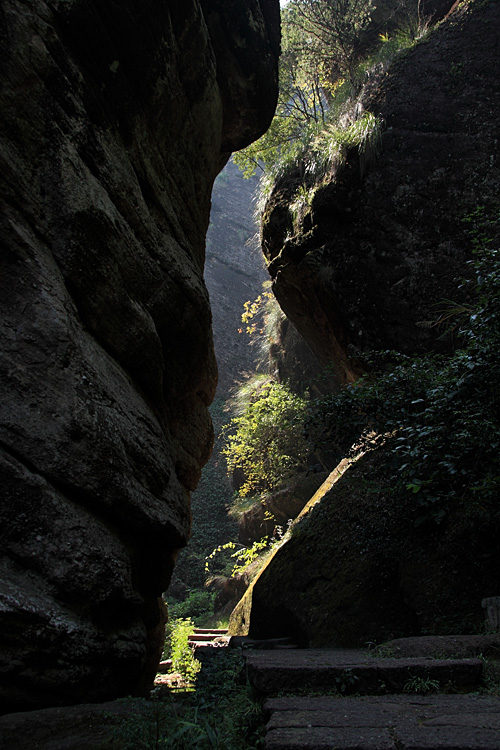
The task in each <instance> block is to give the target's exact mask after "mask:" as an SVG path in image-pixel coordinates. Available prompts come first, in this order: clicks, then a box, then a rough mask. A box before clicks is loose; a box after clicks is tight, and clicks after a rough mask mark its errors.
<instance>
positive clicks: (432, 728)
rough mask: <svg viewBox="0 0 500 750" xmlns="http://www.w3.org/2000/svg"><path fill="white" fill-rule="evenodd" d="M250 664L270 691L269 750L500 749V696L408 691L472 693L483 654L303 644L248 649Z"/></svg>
mask: <svg viewBox="0 0 500 750" xmlns="http://www.w3.org/2000/svg"><path fill="white" fill-rule="evenodd" d="M246 661H247V674H248V678H249V680H250V682H251V684H252V685H253V687H254V688H255V689H256V690H257V691H258V692H259V693H260V694H262V695H264V696H270V697H268V698H267V701H266V702H265V711H266V714H267V718H268V723H267V727H266V736H265V743H264V747H265V749H266V750H500V698H498V697H494V696H487V695H478V694H432V695H431V694H430V695H426V696H422V695H416V694H415V692H413V693H411V692H408V693H406V692H405V693H403V691H412V690H413V691H416V690H418V689H420V690H422V689H424V688H425V687H427V689H428V690H430V691H436V690H441V691H443V690H444V691H449V690H455V691H473V690H475V689H477V687H478V685H479V683H480V680H481V669H482V662H481V660H480V659H478V658H473V657H472V658H463V659H453V658H447V659H436V658H433V657H429V656H427V657H416V656H415V657H412V658H387V657H386V658H377V657H374V656H373V654H372V653H370V652H367V651H355V650H352V651H351V650H337V649H298V650H295V651H274V650H273V651H255V652H249V653H248V654H247V657H246ZM294 691H295V692H296V693H297V692H302V693H304V692H309V693H311V692H312V693H314V691H317V692H323V693H328V692H330V693H331V694H330V695H321V696H316V697H311V696H305V695H293V692H294ZM283 693H291V694H290V695H283ZM349 693H355V694H356V695H355V696H351V697H350V696H349V695H348V694H349ZM280 694H281V695H282V697H271V696H276V695H280ZM344 696H345V697H344Z"/></svg>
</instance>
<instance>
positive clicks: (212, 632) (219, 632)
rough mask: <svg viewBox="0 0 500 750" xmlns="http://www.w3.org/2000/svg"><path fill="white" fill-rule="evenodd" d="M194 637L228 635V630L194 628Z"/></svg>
mask: <svg viewBox="0 0 500 750" xmlns="http://www.w3.org/2000/svg"><path fill="white" fill-rule="evenodd" d="M193 635H214V636H215V635H227V628H193Z"/></svg>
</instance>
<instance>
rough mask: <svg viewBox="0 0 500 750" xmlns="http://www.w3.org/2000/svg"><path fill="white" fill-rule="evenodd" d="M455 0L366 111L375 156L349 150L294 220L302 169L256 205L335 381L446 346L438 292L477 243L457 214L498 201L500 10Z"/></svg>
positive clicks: (290, 307)
mask: <svg viewBox="0 0 500 750" xmlns="http://www.w3.org/2000/svg"><path fill="white" fill-rule="evenodd" d="M478 5H479V4H478V3H472V4H470V9H469V10H467V6H466V5H462V6H461V7H460V8H458V9H457V11H456V12H453V13H452V14H451V15H450V17H449V18H448V20H446V21H443V22H442V24H441V25H440V26H439V27H438V28H437V29H435V30H434V31H433V32H432V33H431V34H430V35H429V37H428V38H427V39H425V40H424V41H423V42H421V43H420V44H418V45H417V46H416V47H414V48H413V49H411V50H409V51H408V52H407V53H406V54H405V55H404V57H403V59H401V60H399V61H398V62H397V63H396V64H394V65H393V66H392V67H391V68H390V69H389V71H388V72H387V74H385V75H384V76H383V78H382V80H381V81H380V82H379V85H378V86H377V87H375V88H374V86H373V85H372V84H370V82H368V84H367V86H366V87H365V92H366V93H365V96H364V99H363V102H362V104H360V108H362V107H364V108H365V109H366V110H367V111H369V112H372V113H373V114H374V115H376V116H377V117H378V118H379V122H380V124H381V133H380V141H379V149H378V153H375V149H372V153H371V157H372V158H371V159H369V160H368V162H367V158H366V154H365V155H361V157H360V154H359V153H358V150H357V148H353V149H352V150H351V151H350V152H349V153H348V154H347V159H346V161H345V163H344V164H343V165H342V166H340V167H339V168H338V169H337V170H336V171H335V173H334V174H333V175H332V179H331V180H329V181H326V182H325V183H323V184H321V185H320V186H318V189H317V190H316V192H315V193H314V197H313V198H312V201H311V206H310V208H309V209H308V210H307V211H306V212H305V213H304V215H303V217H302V221H301V223H300V225H299V226H298V227H297V226H293V222H292V216H291V212H290V210H289V206H290V203H293V200H294V198H295V196H296V194H297V190H298V188H299V186H300V184H301V180H302V178H301V177H300V176H299V174H297V175H295V176H293V175H292V176H291V177H289V178H288V179H284V180H283V181H282V182H281V183H279V184H278V185H277V186H276V188H275V191H274V194H273V195H272V196H271V199H270V201H269V202H268V205H267V208H266V212H265V214H264V226H263V247H264V252H265V254H266V256H267V259H268V260H269V261H270V265H269V270H270V273H271V275H272V278H273V288H274V291H275V294H276V296H277V298H278V300H279V302H280V304H281V306H282V307H283V309H284V311H285V312H286V314H287V316H288V317H289V318H290V319H291V320H292V322H293V323H294V324H295V325H296V326H297V328H298V329H299V331H300V332H301V333H302V335H303V336H304V337H305V339H306V340H307V341H308V343H309V344H310V346H311V347H312V348H313V350H314V352H315V353H316V355H317V356H318V357H319V358H320V359H321V360H322V361H323V362H330V363H333V364H334V365H335V367H336V372H337V381H338V383H340V384H343V383H345V382H349V381H352V380H354V379H356V377H357V376H358V375H359V373H360V372H362V370H363V354H364V353H365V352H366V351H369V350H373V349H378V350H384V349H395V350H398V351H402V352H406V353H412V352H413V353H414V352H419V351H420V352H423V351H428V350H429V349H433V348H435V349H442V348H443V347H446V346H448V347H449V345H450V341H449V340H448V341H443V340H442V339H441V338H440V334H441V333H442V332H441V331H440V330H438V329H437V328H432V329H431V328H425V327H423V326H422V325H421V324H422V323H425V321H429V320H432V319H436V318H437V317H438V314H437V312H436V307H435V306H436V305H437V304H439V303H440V302H442V300H445V299H448V300H454V301H456V302H460V301H463V300H464V296H463V295H464V294H465V290H464V289H463V288H462V289H461V288H460V285H461V281H462V280H463V278H464V277H465V276H466V275H467V274H468V273H469V271H468V266H467V260H468V259H469V258H470V257H471V249H472V248H471V242H470V238H469V237H468V226H467V224H465V223H464V221H463V220H464V218H465V217H466V216H467V215H468V214H470V212H471V211H474V210H475V209H476V208H477V206H484V207H486V209H487V211H489V210H491V209H492V208H494V207H495V205H497V204H498V203H497V202H498V192H499V176H498V175H499V171H498V138H499V136H500V132H499V121H498V118H497V116H496V109H497V106H498V104H499V99H500V94H499V88H498V67H499V63H498V60H499V57H500V47H499V45H500V42H499V34H498V31H499V25H500V21H499V6H498V3H495V2H490V3H486V4H483V5H482V6H481V7H477V6H478Z"/></svg>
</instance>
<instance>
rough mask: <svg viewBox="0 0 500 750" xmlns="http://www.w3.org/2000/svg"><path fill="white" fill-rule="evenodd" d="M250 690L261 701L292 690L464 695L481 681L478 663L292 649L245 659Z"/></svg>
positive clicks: (348, 651)
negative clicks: (448, 691) (447, 691)
mask: <svg viewBox="0 0 500 750" xmlns="http://www.w3.org/2000/svg"><path fill="white" fill-rule="evenodd" d="M246 669H247V675H248V679H249V681H250V683H251V685H252V686H253V687H254V688H255V690H257V691H258V692H260V693H262V694H264V695H273V694H276V693H279V692H289V693H292V692H294V691H296V690H304V689H307V690H311V691H314V690H322V691H325V690H330V691H335V692H337V693H339V694H341V695H347V694H349V693H358V694H380V693H402V692H406V690H415V691H417V689H418V688H419V687H420V689H422V688H423V687H424V685H425V682H426V681H427V682H428V683H429V687H430V688H431V689H434V690H436V689H439V690H443V689H444V688H446V689H452V690H458V691H465V690H470V689H473V688H474V687H475V686H476V685H477V684H478V683H479V681H480V679H481V671H482V662H481V660H480V659H433V658H431V657H421V658H411V659H409V658H398V659H394V658H377V657H374V656H373V655H371V654H370V653H369V652H365V651H354V650H352V651H351V650H338V649H297V650H283V651H253V652H249V653H248V655H247V657H246Z"/></svg>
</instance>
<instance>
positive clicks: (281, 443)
mask: <svg viewBox="0 0 500 750" xmlns="http://www.w3.org/2000/svg"><path fill="white" fill-rule="evenodd" d="M242 407H243V408H242V410H241V412H240V414H239V416H237V417H235V418H234V419H233V420H232V421H231V423H230V425H228V430H230V432H229V435H228V438H227V443H226V447H225V448H224V450H223V451H222V452H223V454H224V455H225V456H226V460H227V466H228V472H229V473H232V472H234V471H235V469H240V470H241V471H242V472H243V474H244V476H245V481H244V483H243V485H242V487H241V488H240V490H239V492H240V494H241V495H247V494H250V493H256V492H262V491H265V490H273V489H276V488H277V487H279V486H280V485H281V484H283V483H284V482H285V481H286V480H287V479H288V478H289V477H290V476H291V475H293V474H294V473H295V472H297V471H299V470H301V469H304V468H306V459H307V452H308V448H307V443H306V441H305V438H304V418H305V413H306V407H307V399H306V398H303V397H300V396H297V395H296V394H294V393H292V391H291V390H290V389H289V388H288V387H287V386H285V385H283V384H280V383H276V382H274V381H273V380H272V379H271V378H268V379H266V380H264V381H259V382H258V385H257V386H256V388H255V389H254V391H253V392H252V393H251V396H250V398H249V400H248V402H247V404H246V405H242Z"/></svg>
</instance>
